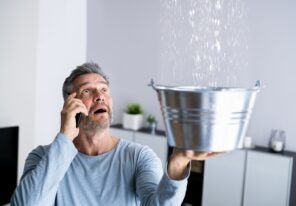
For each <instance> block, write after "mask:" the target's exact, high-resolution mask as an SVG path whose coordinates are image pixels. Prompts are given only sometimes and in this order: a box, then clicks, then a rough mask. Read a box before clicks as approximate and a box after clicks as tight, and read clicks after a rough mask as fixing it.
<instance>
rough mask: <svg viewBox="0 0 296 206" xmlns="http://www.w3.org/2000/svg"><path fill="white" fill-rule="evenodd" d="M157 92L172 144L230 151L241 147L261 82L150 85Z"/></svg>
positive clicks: (181, 146)
mask: <svg viewBox="0 0 296 206" xmlns="http://www.w3.org/2000/svg"><path fill="white" fill-rule="evenodd" d="M149 86H151V87H152V88H153V89H155V91H156V92H157V95H158V99H159V103H160V107H161V111H162V115H163V119H164V123H165V127H166V134H167V138H168V144H169V145H170V146H173V147H177V148H182V149H190V150H195V151H215V152H220V151H230V150H234V149H237V148H241V147H242V143H243V137H244V136H245V134H246V130H247V127H248V123H249V120H250V117H251V113H252V109H253V106H254V103H255V99H256V95H257V93H258V92H259V91H260V81H257V82H256V84H255V86H254V87H252V88H234V87H194V86H164V85H156V84H154V81H153V80H151V83H150V84H149Z"/></svg>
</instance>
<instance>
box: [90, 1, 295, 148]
mask: <svg viewBox="0 0 296 206" xmlns="http://www.w3.org/2000/svg"><path fill="white" fill-rule="evenodd" d="M244 3H245V5H246V9H247V11H248V13H247V16H248V21H247V23H248V24H249V27H250V33H249V53H248V56H249V65H248V67H247V70H248V71H247V73H246V75H245V76H241V77H240V78H241V79H240V80H241V81H243V82H244V83H245V82H254V83H255V81H256V80H257V79H260V80H262V82H263V83H264V84H265V85H266V88H265V89H263V90H262V92H261V93H260V94H259V95H258V98H257V102H256V105H255V109H254V112H253V117H252V119H251V122H250V127H249V131H248V135H250V136H252V137H253V138H254V142H255V144H259V145H267V143H268V139H269V133H270V130H271V129H274V128H275V129H277V128H278V129H284V130H286V132H287V149H289V150H294V151H295V150H296V139H295V138H294V137H295V136H296V128H295V126H294V125H293V123H294V122H295V121H294V120H293V118H294V117H295V115H296V109H295V108H294V107H293V105H295V103H296V93H295V91H296V90H295V89H294V87H293V84H292V79H294V80H295V76H296V74H295V73H296V72H295V70H293V67H295V66H296V62H295V60H293V56H294V55H295V53H296V40H295V38H294V37H295V36H296V25H295V22H296V21H295V19H296V13H295V8H296V7H295V2H294V1H293V0H284V1H276V0H260V1H255V0H253V1H247V0H244ZM159 16H160V3H159V1H158V0H151V1H134V0H127V1H125V2H124V3H123V2H122V1H116V0H112V1H102V0H101V1H95V0H91V1H89V3H88V36H87V37H88V42H87V45H88V46H87V59H89V60H94V61H96V62H98V63H99V64H100V65H101V66H102V67H103V69H104V70H105V72H106V73H107V74H108V75H109V76H110V78H111V89H112V94H113V98H114V109H115V123H119V122H121V118H122V112H123V109H124V107H125V106H126V104H127V103H128V102H130V101H136V102H140V103H141V104H142V105H143V106H144V109H145V110H146V113H148V114H149V113H151V114H154V115H156V116H157V118H158V120H161V115H160V112H159V111H160V109H159V105H158V102H157V98H156V95H155V93H154V92H153V91H152V89H151V88H148V87H147V86H146V85H147V82H148V81H149V80H150V78H151V77H156V76H157V75H159V69H160V68H161V65H160V60H159V56H160V47H159V44H160V36H159V31H160V28H159ZM221 78H222V77H221ZM160 127H161V128H163V125H160Z"/></svg>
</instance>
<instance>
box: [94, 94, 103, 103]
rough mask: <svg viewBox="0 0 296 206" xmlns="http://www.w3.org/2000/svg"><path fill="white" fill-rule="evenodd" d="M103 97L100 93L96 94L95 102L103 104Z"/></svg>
mask: <svg viewBox="0 0 296 206" xmlns="http://www.w3.org/2000/svg"><path fill="white" fill-rule="evenodd" d="M104 100H105V99H104V95H103V94H102V93H101V92H97V93H96V96H95V102H104Z"/></svg>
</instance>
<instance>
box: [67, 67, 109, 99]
mask: <svg viewBox="0 0 296 206" xmlns="http://www.w3.org/2000/svg"><path fill="white" fill-rule="evenodd" d="M91 73H95V74H98V75H100V76H102V77H103V78H104V79H105V81H106V82H107V84H108V85H109V79H108V77H107V76H106V75H105V74H104V72H103V71H102V69H101V67H99V65H97V64H96V63H93V62H86V63H84V64H82V65H81V66H77V67H76V69H74V70H73V71H72V72H71V74H70V75H69V76H68V77H67V78H66V79H65V81H64V84H63V97H64V99H66V98H67V97H68V95H69V94H70V93H71V92H72V89H73V81H74V80H75V79H76V78H77V77H78V76H81V75H83V74H91Z"/></svg>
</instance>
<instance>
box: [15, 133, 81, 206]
mask: <svg viewBox="0 0 296 206" xmlns="http://www.w3.org/2000/svg"><path fill="white" fill-rule="evenodd" d="M76 154H77V149H76V148H75V146H74V145H73V143H72V142H71V141H70V139H69V138H67V137H66V136H65V135H63V134H61V133H59V134H58V135H57V136H56V138H55V140H54V141H53V142H52V143H51V145H49V146H48V147H41V146H39V147H37V148H36V149H35V150H33V151H32V152H31V153H30V154H29V156H28V157H27V159H26V163H25V168H24V172H23V175H22V177H21V180H20V183H19V185H18V187H17V188H16V190H15V192H14V194H13V195H12V198H11V202H10V204H11V206H15V205H24V206H26V205H54V202H55V197H56V193H57V190H58V186H59V183H60V181H61V180H62V179H63V177H64V175H65V173H66V172H67V170H68V168H69V166H70V164H71V162H72V161H73V159H74V157H75V156H76Z"/></svg>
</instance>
